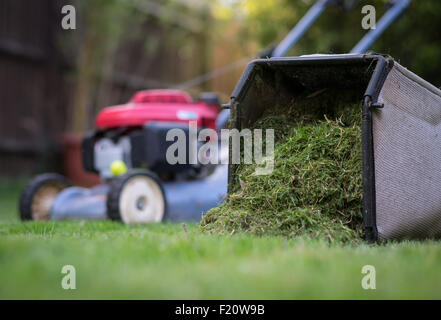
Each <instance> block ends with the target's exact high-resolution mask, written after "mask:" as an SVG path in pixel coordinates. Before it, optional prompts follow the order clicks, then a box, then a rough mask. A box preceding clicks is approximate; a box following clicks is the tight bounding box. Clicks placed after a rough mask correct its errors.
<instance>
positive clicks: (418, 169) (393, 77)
mask: <svg viewBox="0 0 441 320" xmlns="http://www.w3.org/2000/svg"><path fill="white" fill-rule="evenodd" d="M360 106H361V107H360ZM350 108H353V109H356V112H358V114H356V116H355V117H354V116H353V114H354V111H351V110H353V109H350ZM230 109H231V116H230V127H231V128H235V129H238V130H242V129H244V128H256V127H257V126H260V128H261V129H265V127H262V126H266V127H267V128H269V127H271V126H275V128H274V129H275V136H276V144H277V139H278V138H277V137H278V132H277V131H278V129H277V125H278V124H277V123H276V125H275V124H274V122H271V121H267V119H270V117H266V118H265V115H268V112H269V114H271V110H273V111H275V112H273V113H276V114H278V115H280V116H283V117H284V119H285V118H297V119H299V122H301V123H302V125H304V123H305V121H306V122H307V123H309V122H310V121H312V120H313V119H317V122H316V123H315V124H316V125H317V126H321V128H322V129H323V130H325V131H326V130H328V131H329V134H333V132H337V133H338V132H342V134H344V133H345V132H347V133H346V134H347V135H348V136H351V137H352V138H353V139H355V141H354V142H353V148H355V149H357V150H359V152H360V158H361V159H360V161H359V162H358V163H356V162H355V161H356V160H354V159H355V158H354V159H352V158H351V154H352V153H348V152H349V151H345V152H346V153H342V155H341V157H343V158H338V159H337V158H335V159H334V158H333V161H334V160H335V161H337V160H338V161H340V162H338V161H337V162H333V163H332V164H335V163H341V159H347V161H353V162H352V164H354V163H356V164H357V166H358V165H359V166H361V168H359V169H358V171H357V170H355V169H354V168H352V167H351V166H349V165H347V166H345V164H344V163H343V164H341V166H340V167H341V168H340V169H339V170H340V171H341V172H349V171H348V170H353V172H351V174H352V177H353V179H349V180H348V178H347V175H346V176H345V179H346V180H342V181H338V180H336V182H335V183H336V184H339V185H336V188H335V190H337V191H339V190H340V191H339V194H342V193H345V192H346V191H341V190H346V189H345V188H346V187H345V186H346V185H348V184H355V185H356V184H359V185H360V192H359V198H358V199H355V200H354V199H352V200H351V199H349V200H348V199H343V200H344V201H345V202H344V203H345V205H346V207H350V209H351V210H352V211H353V210H358V212H359V211H360V210H362V213H360V224H361V219H362V223H363V229H364V233H365V237H366V240H368V241H383V240H404V239H426V238H440V237H441V160H440V159H441V125H440V122H441V91H440V90H439V89H437V88H436V87H434V86H433V85H431V84H430V83H428V82H426V81H424V80H423V79H421V78H419V77H418V76H417V75H415V74H413V73H412V72H410V71H408V70H407V69H406V68H404V67H402V66H401V65H399V64H398V63H397V62H395V61H394V60H393V59H392V58H390V57H388V56H383V55H378V54H371V55H361V54H345V55H311V56H301V57H291V58H272V59H259V60H255V61H253V62H251V63H250V64H249V65H248V67H247V68H246V70H245V71H244V73H243V75H242V77H241V79H240V81H239V83H238V84H237V86H236V88H235V90H234V92H233V94H232V97H231V101H230ZM342 115H343V118H342V117H341V116H342ZM344 115H347V117H346V118H344ZM324 116H325V119H326V121H327V122H326V121H325V120H323V119H324V118H323V117H324ZM262 119H266V120H265V121H262ZM271 119H272V118H271ZM336 119H337V120H336ZM338 119H340V120H338ZM341 119H343V120H341ZM331 120H333V121H334V120H336V121H337V122H332V121H331ZM324 121H325V122H324ZM330 121H331V122H330ZM339 121H340V122H339ZM294 122H295V121H294ZM294 122H293V119H291V123H294ZM348 122H353V123H348ZM311 123H314V122H311ZM357 123H358V124H357ZM279 124H280V123H279ZM358 125H359V127H358V128H359V133H360V134H359V135H357V132H358V131H357V126H358ZM306 126H307V127H308V125H306ZM339 126H341V128H339ZM336 128H337V129H336ZM346 128H351V131H345V130H346ZM299 130H300V129H299ZM299 130H297V131H295V132H296V134H295V135H291V136H289V139H292V140H290V142H289V144H288V145H287V146H284V148H293V147H295V144H299V145H301V143H302V141H304V140H302V138H301V137H299V136H298V132H303V133H305V132H306V134H305V139H306V138H307V137H308V136H312V135H314V134H315V133H314V132H315V131H314V130H313V129H311V128H310V127H308V128H307V129H304V127H302V128H301V130H300V131H299ZM305 130H310V131H305ZM320 130H321V129H320ZM333 130H334V131H333ZM336 130H338V131H336ZM322 136H323V135H322ZM326 136H327V135H326ZM354 137H355V138H354ZM279 138H280V136H279ZM284 138H286V137H284V136H283V135H282V136H281V139H284ZM286 139H288V138H286ZM296 139H297V140H296ZM359 140H361V141H359ZM279 142H280V141H279ZM282 142H283V141H282ZM322 143H324V144H326V145H327V146H328V148H335V150H337V148H339V147H340V145H335V146H334V145H333V144H332V141H331V140H329V141H323V142H322ZM310 145H311V144H308V143H306V144H305V148H306V147H307V146H310ZM305 148H303V149H301V150H306V149H305ZM290 150H291V149H290ZM295 150H296V149H292V150H291V151H290V152H291V153H293V152H296V151H295ZM345 150H346V149H345ZM348 150H349V149H348ZM298 152H300V151H298ZM322 152H323V153H326V151H322ZM335 152H337V151H335ZM313 156H314V153H311V157H313ZM230 157H231V152H230ZM339 157H340V156H339ZM345 157H346V158H345ZM351 159H352V160H351ZM317 160H320V159H319V158H317ZM276 161H277V157H276ZM299 161H300V160H299ZM345 161H346V160H345ZM294 167H295V168H297V167H298V165H297V163H295V164H293V167H292V168H294ZM334 167H335V166H334ZM334 167H332V168H334ZM276 168H277V165H276ZM284 168H285V169H283V170H284V171H283V170H282V169H281V170H282V171H281V172H284V174H285V175H287V176H288V177H289V176H290V172H289V171H290V170H292V169H286V168H290V167H289V166H287V167H284ZM329 168H330V167H329ZM279 169H280V168H279ZM242 170H243V166H242V165H241V164H233V163H232V162H231V159H230V165H229V186H228V188H229V197H231V196H232V194H234V193H235V192H236V193H237V192H238V190H240V188H241V184H242V183H243V181H241V178H240V174H241V172H242ZM335 172H336V173H335V175H338V174H339V173H338V172H339V171H338V170H337V171H335ZM358 174H360V177H357V175H358ZM293 176H294V177H291V178H292V179H291V180H292V181H294V180H296V179H300V178H301V177H298V176H297V175H294V174H293ZM342 176H344V174H343V175H342ZM267 179H269V180H271V179H272V178H271V175H269V176H268V177H267ZM320 179H322V178H321V177H320V176H319V175H316V176H314V175H313V176H312V179H311V183H320ZM357 179H358V180H357ZM291 180H286V181H287V184H289V183H290V181H291ZM281 181H283V179H282V180H281ZM267 182H268V183H270V181H267ZM262 183H263V182H262ZM264 183H266V182H264ZM293 183H294V182H293ZM303 183H305V182H303ZM296 186H297V187H298V186H299V184H297V185H296ZM308 186H309V184H308ZM242 187H243V186H242ZM356 188H357V186H354V187H352V189H351V190H352V192H353V194H356V195H357V194H358V193H356ZM316 189H317V188H316ZM319 189H320V188H318V189H317V190H318V192H319V193H320V192H321V191H320V190H319ZM292 190H297V189H292ZM354 190H355V191H354ZM320 194H322V196H321V198H320V199H315V200H314V201H315V202H311V203H309V202H308V200H309V199H307V198H308V197H311V199H312V198H314V197H315V196H316V195H315V194H311V195H310V196H308V194H301V196H302V197H303V200H302V199H297V200H296V201H298V202H297V203H299V201H300V202H301V203H305V205H306V206H309V207H313V205H314V204H316V205H318V204H321V207H320V211H318V212H319V213H320V214H322V215H324V214H326V210H327V206H326V203H329V204H330V205H329V206H328V207H329V210H328V211H330V212H331V211H332V210H333V211H338V210H339V209H333V208H334V207H335V206H334V204H332V201H333V199H335V197H336V196H338V193H334V194H332V193H329V192H328V193H325V194H323V193H320ZM330 195H332V197H331V196H330ZM295 196H296V195H295V194H291V198H293V197H294V198H295ZM326 197H328V198H329V199H325V198H326ZM346 198H348V196H347V197H346ZM266 199H268V198H266ZM281 199H283V197H281ZM287 199H288V198H287ZM323 201H328V202H323ZM354 201H355V202H354ZM356 201H359V206H358V207H357V203H356ZM335 208H338V207H335ZM302 212H303V213H302ZM339 213H340V214H341V215H345V214H347V213H346V212H344V210H343V211H342V212H339ZM296 214H304V215H308V211H301V212H298V213H296ZM351 214H352V213H351ZM361 216H362V218H361ZM212 218H213V217H212ZM307 218H308V219H309V218H311V217H307ZM204 219H205V221H204V220H203V226H204V225H205V227H207V225H209V224H210V215H209V214H208V215H207V217H206V218H204ZM328 220H329V219H328ZM328 220H326V221H328ZM331 220H332V221H334V220H335V219H331ZM331 220H329V221H331ZM305 221H306V220H305ZM318 221H320V220H318ZM351 221H352V219H351ZM324 223H325V227H326V223H327V222H324ZM345 223H346V222H345ZM347 223H349V224H350V221H349V222H347ZM239 227H240V226H239ZM282 227H283V225H281V228H282ZM302 227H303V225H302Z"/></svg>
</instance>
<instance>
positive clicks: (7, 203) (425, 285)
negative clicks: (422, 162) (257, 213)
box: [0, 181, 441, 299]
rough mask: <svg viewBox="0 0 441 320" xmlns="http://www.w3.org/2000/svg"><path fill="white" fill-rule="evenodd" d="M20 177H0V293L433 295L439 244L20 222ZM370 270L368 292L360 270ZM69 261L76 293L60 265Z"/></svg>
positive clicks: (440, 294)
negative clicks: (372, 286) (64, 282)
mask: <svg viewBox="0 0 441 320" xmlns="http://www.w3.org/2000/svg"><path fill="white" fill-rule="evenodd" d="M21 185H22V184H21V182H12V181H3V182H2V183H0V298H2V299H15V298H19V299H21V298H24V299H48V298H49V299H93V298H103V299H112V298H120V299H130V298H135V299H267V298H268V299H310V298H315V299H348V298H349V299H370V298H374V299H401V298H416V299H423V298H429V299H433V298H437V299H440V298H441V285H440V284H441V272H440V270H441V245H440V243H438V242H425V243H418V242H407V243H401V244H388V245H385V246H369V245H365V244H363V245H354V246H349V245H345V246H343V245H338V244H333V245H328V244H327V243H326V242H323V241H318V240H311V239H303V238H300V239H291V240H286V239H284V238H278V237H272V238H257V237H252V236H240V235H235V236H231V237H219V236H209V235H203V234H201V233H200V232H199V228H198V226H197V225H187V231H185V230H184V228H183V227H182V225H180V224H179V225H172V224H163V225H149V226H138V227H127V226H124V225H122V224H119V223H113V222H108V221H105V222H85V221H77V222H47V223H35V222H33V223H21V222H19V221H18V219H17V209H16V206H17V196H18V191H19V189H20V187H21ZM366 264H370V265H373V266H375V267H376V280H377V281H376V287H377V289H376V290H364V289H362V287H361V279H362V276H363V275H362V274H361V268H362V266H363V265H366ZM64 265H73V266H74V267H75V268H76V280H77V281H76V286H77V289H76V290H63V289H62V288H61V279H62V277H63V275H62V274H61V268H62V267H63V266H64Z"/></svg>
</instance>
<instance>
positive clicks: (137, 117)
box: [20, 0, 411, 224]
mask: <svg viewBox="0 0 441 320" xmlns="http://www.w3.org/2000/svg"><path fill="white" fill-rule="evenodd" d="M410 1H411V0H396V1H390V2H389V3H390V4H389V6H390V7H389V9H388V11H387V12H386V14H385V15H384V16H383V17H382V18H381V19H380V20H379V21H378V23H377V28H376V29H373V30H371V31H369V32H368V33H367V34H366V36H365V37H364V38H363V39H362V40H361V41H360V42H359V43H358V44H357V45H356V46H355V47H354V49H353V50H352V51H351V53H362V52H365V51H366V50H367V49H368V48H369V47H370V45H371V44H372V43H373V42H374V41H375V40H376V39H377V38H378V37H379V36H380V35H381V33H382V32H384V30H385V29H386V28H387V27H388V26H389V25H390V24H391V23H392V22H393V21H394V20H395V19H397V18H398V17H399V16H400V15H401V14H402V13H403V12H404V10H405V9H406V7H407V6H408V5H409V3H410ZM357 2H358V1H348V2H345V1H338V0H318V1H317V2H316V3H315V4H314V5H313V6H312V7H311V9H310V10H309V11H308V12H307V13H306V15H305V16H304V17H303V18H302V19H301V20H300V21H299V22H298V23H297V25H296V26H295V27H294V28H293V29H292V31H291V32H290V33H289V34H288V35H287V36H286V37H285V39H284V40H282V42H281V43H280V44H279V45H278V46H277V47H276V48H275V49H274V50H266V53H265V55H264V56H265V57H267V58H273V57H281V56H284V55H285V54H286V53H287V52H288V51H289V50H290V48H292V46H294V44H295V43H297V41H298V40H299V39H300V38H301V37H302V35H303V34H304V33H305V32H306V30H308V29H309V27H310V26H311V25H312V24H313V23H314V22H315V20H316V19H317V18H318V17H319V16H320V15H321V14H322V13H323V12H324V11H325V9H327V8H328V7H330V6H333V5H342V4H347V3H350V4H351V5H349V6H346V7H347V8H349V7H351V6H353V4H354V3H357ZM268 61H271V59H269V60H268ZM216 74H220V73H216ZM203 78H206V77H203ZM226 108H227V109H226V110H223V111H221V112H219V100H218V98H217V96H215V95H213V94H209V93H207V94H203V95H202V96H201V99H200V101H198V102H194V101H193V100H192V98H191V97H190V96H189V95H188V94H187V93H185V92H183V91H178V90H149V91H140V92H138V93H136V94H135V95H134V96H133V98H132V99H131V101H130V102H129V103H128V104H126V105H122V106H114V107H109V108H105V109H104V110H103V111H102V112H101V113H100V114H99V115H98V117H97V119H96V125H97V130H96V131H94V132H93V133H91V134H89V135H87V136H86V137H85V138H84V141H83V165H84V168H85V169H86V170H87V171H90V172H95V173H98V174H99V175H100V176H101V178H102V180H103V181H104V183H103V184H100V185H98V186H96V187H93V188H90V189H87V188H80V187H72V186H70V184H69V182H68V181H67V179H66V178H65V177H63V176H61V175H59V174H52V173H51V174H43V175H39V176H37V177H35V178H34V179H33V180H32V181H30V183H29V184H28V185H27V186H26V187H25V189H24V190H23V192H22V195H21V198H20V217H21V219H22V220H47V219H68V218H69V219H106V218H110V219H113V220H120V221H123V222H124V223H128V224H132V223H149V222H159V221H162V220H164V219H168V220H170V221H199V220H200V219H201V216H202V214H203V213H205V212H206V211H207V210H209V209H211V208H213V207H215V206H217V205H218V204H219V203H220V202H222V201H223V199H224V197H225V195H226V193H227V185H228V165H227V164H225V163H226V161H222V160H221V161H219V163H220V164H217V165H210V164H209V165H202V164H200V163H196V164H179V165H170V164H169V163H168V162H167V161H166V152H167V149H168V147H169V146H170V144H171V143H172V142H167V139H166V134H167V132H168V131H169V130H171V129H175V128H180V129H182V130H184V131H185V132H187V133H188V130H189V129H188V128H189V126H188V124H189V122H190V121H196V122H197V127H198V128H199V129H203V128H211V129H219V128H222V127H223V126H224V124H225V123H226V122H227V120H228V119H229V110H228V106H226ZM218 142H219V143H220V145H222V143H221V141H218ZM219 149H220V150H221V152H220V153H219V154H220V157H221V158H225V157H228V150H225V149H226V148H223V149H222V148H219ZM187 163H188V162H187Z"/></svg>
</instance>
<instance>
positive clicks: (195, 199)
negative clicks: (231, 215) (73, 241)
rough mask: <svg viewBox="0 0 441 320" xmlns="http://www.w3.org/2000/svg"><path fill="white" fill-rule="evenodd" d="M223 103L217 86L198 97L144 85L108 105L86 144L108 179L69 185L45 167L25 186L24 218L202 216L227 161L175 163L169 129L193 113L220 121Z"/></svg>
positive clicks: (203, 123) (91, 166)
mask: <svg viewBox="0 0 441 320" xmlns="http://www.w3.org/2000/svg"><path fill="white" fill-rule="evenodd" d="M219 107H220V106H219V99H218V97H217V96H216V95H215V94H211V93H205V94H202V95H201V97H200V99H199V101H197V102H195V101H193V99H192V98H191V97H190V96H189V95H188V94H187V93H185V92H183V91H179V90H145V91H140V92H137V93H136V94H135V95H134V96H133V97H132V99H131V100H130V102H129V103H127V104H124V105H119V106H113V107H107V108H104V109H103V110H102V111H101V112H100V113H99V114H98V116H97V118H96V127H97V129H96V130H95V131H93V132H92V133H90V134H88V135H86V136H85V137H84V139H83V144H82V162H83V166H84V169H85V170H86V171H88V172H94V173H97V174H99V176H100V177H101V179H102V181H103V183H102V184H100V185H98V186H95V187H93V188H90V189H88V188H81V187H75V186H70V184H69V182H68V181H67V179H66V178H65V177H63V176H61V175H59V174H54V173H49V174H42V175H39V176H37V177H35V178H34V179H32V180H31V181H30V182H29V184H28V185H27V186H26V187H25V189H24V190H23V192H22V195H21V198H20V216H21V219H22V220H47V219H49V218H50V219H68V218H69V219H105V218H110V219H112V220H120V221H123V222H124V223H127V224H133V223H149V222H160V221H162V220H164V219H168V220H171V221H180V220H185V221H199V220H200V218H201V214H202V213H203V212H205V211H206V210H208V209H210V208H212V207H214V206H216V205H217V204H218V203H219V202H220V201H222V200H223V197H224V195H225V193H226V191H227V165H222V164H219V165H216V166H215V165H210V164H201V163H199V162H198V163H196V164H189V162H186V164H177V165H171V164H169V163H168V162H167V159H166V152H167V148H168V147H169V146H170V145H171V144H172V143H173V141H166V140H167V139H166V135H167V132H168V131H169V130H171V129H176V128H180V129H182V130H183V131H184V132H186V133H188V130H189V125H188V123H189V121H196V123H197V130H201V129H203V128H210V129H217V128H222V127H223V126H224V124H225V123H226V121H227V119H228V111H223V112H220V113H219V109H220V108H219ZM199 143H200V142H199ZM224 149H225V148H224ZM225 151H226V150H224V152H223V153H222V152H220V154H221V156H223V157H226V156H227V155H226V154H225Z"/></svg>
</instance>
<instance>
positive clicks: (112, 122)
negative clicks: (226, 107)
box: [96, 89, 219, 130]
mask: <svg viewBox="0 0 441 320" xmlns="http://www.w3.org/2000/svg"><path fill="white" fill-rule="evenodd" d="M218 112H219V105H218V104H217V103H216V101H214V100H213V99H208V100H205V99H201V100H200V101H198V102H195V101H193V99H192V98H191V97H190V96H189V95H188V94H187V93H186V92H183V91H179V90H168V89H167V90H145V91H139V92H137V93H136V94H135V95H134V96H133V97H132V99H131V100H130V102H129V103H127V104H124V105H118V106H112V107H107V108H104V109H103V110H102V111H101V112H100V113H99V114H98V117H97V118H96V126H97V127H98V128H99V129H101V130H103V129H111V128H120V127H124V126H128V127H133V126H143V125H144V124H146V123H148V122H150V121H160V122H171V121H173V122H181V123H188V122H189V121H197V124H198V127H205V128H211V129H216V118H217V114H218Z"/></svg>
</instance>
